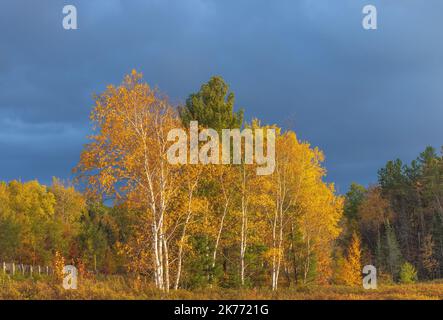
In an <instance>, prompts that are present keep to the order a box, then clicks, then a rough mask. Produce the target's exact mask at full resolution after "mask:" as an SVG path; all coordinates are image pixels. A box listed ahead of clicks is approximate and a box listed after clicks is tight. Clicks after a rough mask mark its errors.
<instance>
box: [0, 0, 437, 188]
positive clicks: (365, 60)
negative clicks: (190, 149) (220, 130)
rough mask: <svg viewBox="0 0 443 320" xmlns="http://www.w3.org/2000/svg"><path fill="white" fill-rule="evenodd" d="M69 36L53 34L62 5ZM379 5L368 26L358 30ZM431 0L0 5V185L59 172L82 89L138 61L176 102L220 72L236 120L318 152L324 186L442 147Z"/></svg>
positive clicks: (79, 125)
mask: <svg viewBox="0 0 443 320" xmlns="http://www.w3.org/2000/svg"><path fill="white" fill-rule="evenodd" d="M66 4H73V5H75V6H76V7H77V10H78V27H79V29H78V30H70V31H66V30H64V29H63V28H62V19H63V14H62V8H63V6H64V5H66ZM366 4H373V5H376V7H377V9H378V30H376V31H366V30H364V29H363V28H362V26H361V21H362V19H363V14H362V8H363V7H364V6H365V5H366ZM442 12H443V1H441V0H426V1H423V0H378V1H377V0H365V1H361V0H335V1H333V0H277V1H270V0H266V1H265V0H247V1H246V0H144V1H141V0H124V1H123V0H70V1H59V0H38V1H35V0H28V1H25V0H3V1H2V3H1V10H0V179H1V180H11V179H15V178H21V179H22V180H29V179H35V178H36V179H38V180H39V181H41V182H43V183H48V182H49V181H50V180H51V177H52V176H59V177H63V178H69V177H70V176H71V169H72V167H73V166H74V165H75V164H76V163H77V161H78V159H79V154H80V151H81V149H82V146H83V144H85V143H86V142H87V140H86V135H87V134H88V133H89V132H90V123H89V118H88V116H89V112H90V110H91V107H92V105H93V100H92V94H93V93H94V92H95V93H99V92H101V91H102V90H103V89H104V87H105V86H106V85H107V84H110V83H114V84H118V83H120V81H121V79H122V77H123V75H124V74H126V73H128V72H130V71H131V69H133V68H136V69H137V70H139V71H141V72H143V74H144V77H145V80H146V81H147V82H148V83H149V84H151V85H158V86H159V88H160V89H161V90H162V91H163V92H165V93H167V94H168V95H169V96H170V97H171V99H172V101H174V102H176V103H178V102H182V101H184V100H185V98H186V97H187V95H188V94H189V93H191V92H195V91H197V90H198V89H199V87H200V85H201V84H202V83H203V82H205V81H207V80H208V79H209V77H210V76H212V75H221V76H223V77H224V78H225V80H226V81H227V82H228V83H229V84H230V87H231V89H232V91H234V92H235V94H236V101H237V106H238V107H243V108H245V110H246V117H247V118H252V117H258V118H260V119H262V121H263V122H266V123H277V124H280V125H282V126H285V127H291V128H292V129H294V130H295V131H296V132H297V135H298V137H299V138H300V139H303V140H308V141H309V142H311V144H312V145H315V146H318V147H320V148H321V149H322V150H324V152H325V154H326V159H327V161H326V168H327V170H328V177H327V180H328V181H334V182H336V184H337V185H338V189H339V191H340V192H344V191H346V189H347V187H348V185H349V184H350V182H351V181H356V182H359V183H362V184H368V183H371V182H375V181H376V179H377V175H376V173H377V169H378V168H380V167H381V166H382V165H383V164H384V163H385V162H386V161H387V160H389V159H393V158H397V157H399V158H401V159H403V160H405V161H410V160H411V159H413V158H415V157H416V156H417V154H418V153H419V152H420V151H421V150H422V149H424V148H425V146H426V145H433V146H434V147H436V148H439V147H440V145H443V139H442V138H443V126H442V125H441V119H442V116H443V90H442V87H441V86H442V84H443V41H442V39H443V37H442V33H443V25H442V21H441V13H442Z"/></svg>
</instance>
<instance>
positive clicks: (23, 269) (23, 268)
mask: <svg viewBox="0 0 443 320" xmlns="http://www.w3.org/2000/svg"><path fill="white" fill-rule="evenodd" d="M22 274H23V275H25V266H24V264H23V263H22Z"/></svg>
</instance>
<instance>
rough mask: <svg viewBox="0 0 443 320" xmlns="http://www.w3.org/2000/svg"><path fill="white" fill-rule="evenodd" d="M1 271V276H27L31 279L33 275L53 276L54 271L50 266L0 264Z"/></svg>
mask: <svg viewBox="0 0 443 320" xmlns="http://www.w3.org/2000/svg"><path fill="white" fill-rule="evenodd" d="M0 267H1V271H0V272H2V273H3V274H9V275H12V276H14V275H17V274H21V275H24V276H26V275H28V276H30V277H32V276H33V275H48V276H49V275H52V274H54V269H53V268H52V267H50V266H39V265H28V264H21V263H14V262H0Z"/></svg>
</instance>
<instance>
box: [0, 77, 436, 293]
mask: <svg viewBox="0 0 443 320" xmlns="http://www.w3.org/2000/svg"><path fill="white" fill-rule="evenodd" d="M94 100H95V101H94V106H93V108H92V111H91V116H90V121H91V130H92V132H93V133H92V134H91V135H90V136H89V137H88V141H89V142H88V143H87V144H86V145H85V146H84V149H83V151H82V153H81V154H80V155H79V161H78V165H77V166H76V167H75V168H73V177H74V178H73V179H72V180H69V181H67V180H63V179H59V178H53V182H52V184H51V185H48V186H46V185H43V184H40V183H39V182H38V181H27V182H23V181H20V180H19V179H18V180H14V181H7V182H6V181H5V182H2V183H0V262H3V261H4V262H8V263H9V262H15V263H17V264H28V265H42V266H52V267H53V268H54V269H57V268H59V267H60V265H63V264H68V263H69V264H72V265H75V266H76V267H77V268H78V270H79V276H80V280H79V287H80V288H79V290H80V289H81V286H82V281H83V283H88V284H91V283H93V282H94V283H96V282H95V281H99V280H100V281H104V282H106V281H110V282H112V281H114V282H117V281H131V283H132V284H133V285H131V287H133V288H135V287H136V286H141V287H143V288H149V290H152V292H160V293H162V294H168V293H169V294H174V292H199V290H228V291H229V290H240V289H241V290H252V291H253V290H267V292H270V293H269V294H272V292H282V290H283V291H284V290H292V289H293V290H296V289H297V288H321V287H323V288H331V287H336V288H342V289H341V290H347V289H346V288H349V290H354V288H357V289H355V290H363V289H362V288H361V287H362V268H363V266H365V265H373V266H375V267H376V268H377V279H378V283H379V286H381V287H383V286H384V285H386V286H392V287H395V286H401V285H414V284H417V283H425V282H426V283H435V281H437V282H438V280H437V279H440V278H442V277H443V157H442V154H440V153H438V152H437V151H436V150H435V149H434V148H432V147H426V146H423V149H424V151H423V152H422V153H421V154H419V155H417V159H416V160H414V161H412V162H411V163H409V164H407V163H403V162H402V161H401V160H399V159H396V160H391V161H387V163H386V165H385V166H384V167H382V168H380V169H379V171H378V173H375V172H374V176H376V174H378V175H377V176H378V182H377V183H376V184H374V185H370V186H362V185H359V184H357V183H354V184H352V185H351V186H350V188H349V191H348V192H347V193H346V194H343V195H341V194H339V193H338V192H337V191H336V189H335V187H334V184H333V183H327V182H325V177H326V175H327V170H326V168H325V165H324V160H325V155H324V154H323V152H322V151H321V150H319V149H318V148H317V147H315V146H312V145H310V144H309V142H307V141H302V140H301V139H299V138H298V136H297V134H296V133H295V132H293V131H291V130H289V129H284V128H282V127H280V126H279V125H277V124H270V123H268V124H266V123H263V122H262V121H260V119H245V117H244V112H243V110H242V109H239V108H238V107H237V106H236V105H235V96H234V93H233V92H231V91H230V89H229V86H228V84H227V83H226V82H225V81H224V80H223V79H222V78H221V77H219V76H214V77H212V78H211V79H209V81H208V82H207V83H204V84H203V85H202V86H201V88H200V89H199V90H198V91H197V92H195V93H192V94H190V95H189V96H188V98H187V99H186V101H185V102H184V103H183V104H180V105H173V104H172V103H171V102H170V101H169V99H168V97H167V95H166V94H165V93H164V92H161V91H160V90H159V89H157V88H156V87H155V86H151V85H149V84H147V83H146V82H145V80H144V79H143V76H142V74H141V73H138V72H137V71H135V70H134V71H132V72H131V73H130V74H128V75H126V76H125V77H124V79H123V81H122V83H121V84H119V85H117V86H115V85H109V86H108V87H107V88H106V90H105V91H104V92H102V93H100V94H97V95H95V96H94ZM190 121H198V124H199V130H202V129H204V128H213V129H214V130H215V131H217V132H218V133H221V131H222V130H223V129H226V128H238V129H244V128H250V129H253V130H254V129H259V128H263V129H269V128H272V129H275V170H274V172H273V173H272V174H269V175H257V173H256V169H257V168H256V166H257V164H248V163H245V162H244V161H242V162H241V163H240V164H202V163H198V164H171V163H169V162H168V160H167V150H168V147H169V146H170V145H171V142H170V141H169V140H168V138H167V137H168V132H169V131H170V130H171V129H174V128H180V129H183V130H184V131H185V132H187V131H188V130H190V128H189V123H190ZM220 136H221V135H220ZM267 142H268V143H269V141H266V139H265V144H266V143H267ZM244 151H245V150H244V149H242V152H243V153H244ZM243 158H244V157H242V159H243ZM386 160H389V159H386ZM62 262H63V263H62ZM56 271H57V270H56ZM56 274H57V272H56ZM16 277H18V278H17V279H16V281H17V282H20V281H22V282H23V283H26V285H29V281H35V282H39V281H40V282H42V281H43V282H45V281H49V282H50V283H52V282H51V281H54V280H53V279H44V277H43V276H41V277H40V278H39V277H37V276H34V279H33V280H30V279H29V278H30V276H26V275H21V276H20V275H17V276H16ZM20 277H21V278H20ZM8 279H10V276H8V275H7V274H2V275H0V287H2V286H3V287H2V288H3V289H2V290H3V292H7V290H6V289H5V288H6V287H7V286H13V284H11V283H10V282H8V281H10V280H8ZM113 279H114V280H113ZM55 283H56V281H54V284H51V285H54V286H56V285H57V284H55ZM135 284H137V285H135ZM91 286H92V284H91ZM343 288H345V289H343ZM8 290H12V289H11V288H10V289H8ZM17 290H18V291H20V290H19V289H17ZM57 290H58V289H57ZM91 290H92V289H91ZM131 290H132V289H131ZM133 290H136V289H133ZM137 290H138V289H137ZM140 290H142V289H140ZM304 290H308V289H304ZM439 290H440V291H439V293H438V295H440V296H441V294H442V293H441V292H442V291H443V290H441V289H439ZM252 291H251V292H252ZM91 292H92V291H90V292H89V293H86V298H90V297H92V296H94V293H91ZM3 294H4V295H5V296H3V297H6V298H9V297H14V294H15V293H13V292H12V291H9V293H8V294H9V295H8V294H6V293H3ZM134 295H135V296H136V297H142V298H143V297H145V298H146V297H147V296H146V295H141V294H134ZM148 296H149V295H148ZM1 297H2V293H0V298H1ZM20 297H22V296H20ZM49 297H51V296H50V295H49ZM250 297H251V296H250Z"/></svg>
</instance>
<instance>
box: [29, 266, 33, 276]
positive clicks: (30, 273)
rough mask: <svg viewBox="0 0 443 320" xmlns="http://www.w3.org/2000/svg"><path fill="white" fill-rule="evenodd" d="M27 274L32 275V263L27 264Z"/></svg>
mask: <svg viewBox="0 0 443 320" xmlns="http://www.w3.org/2000/svg"><path fill="white" fill-rule="evenodd" d="M29 275H30V276H31V277H32V264H31V265H30V266H29Z"/></svg>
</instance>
